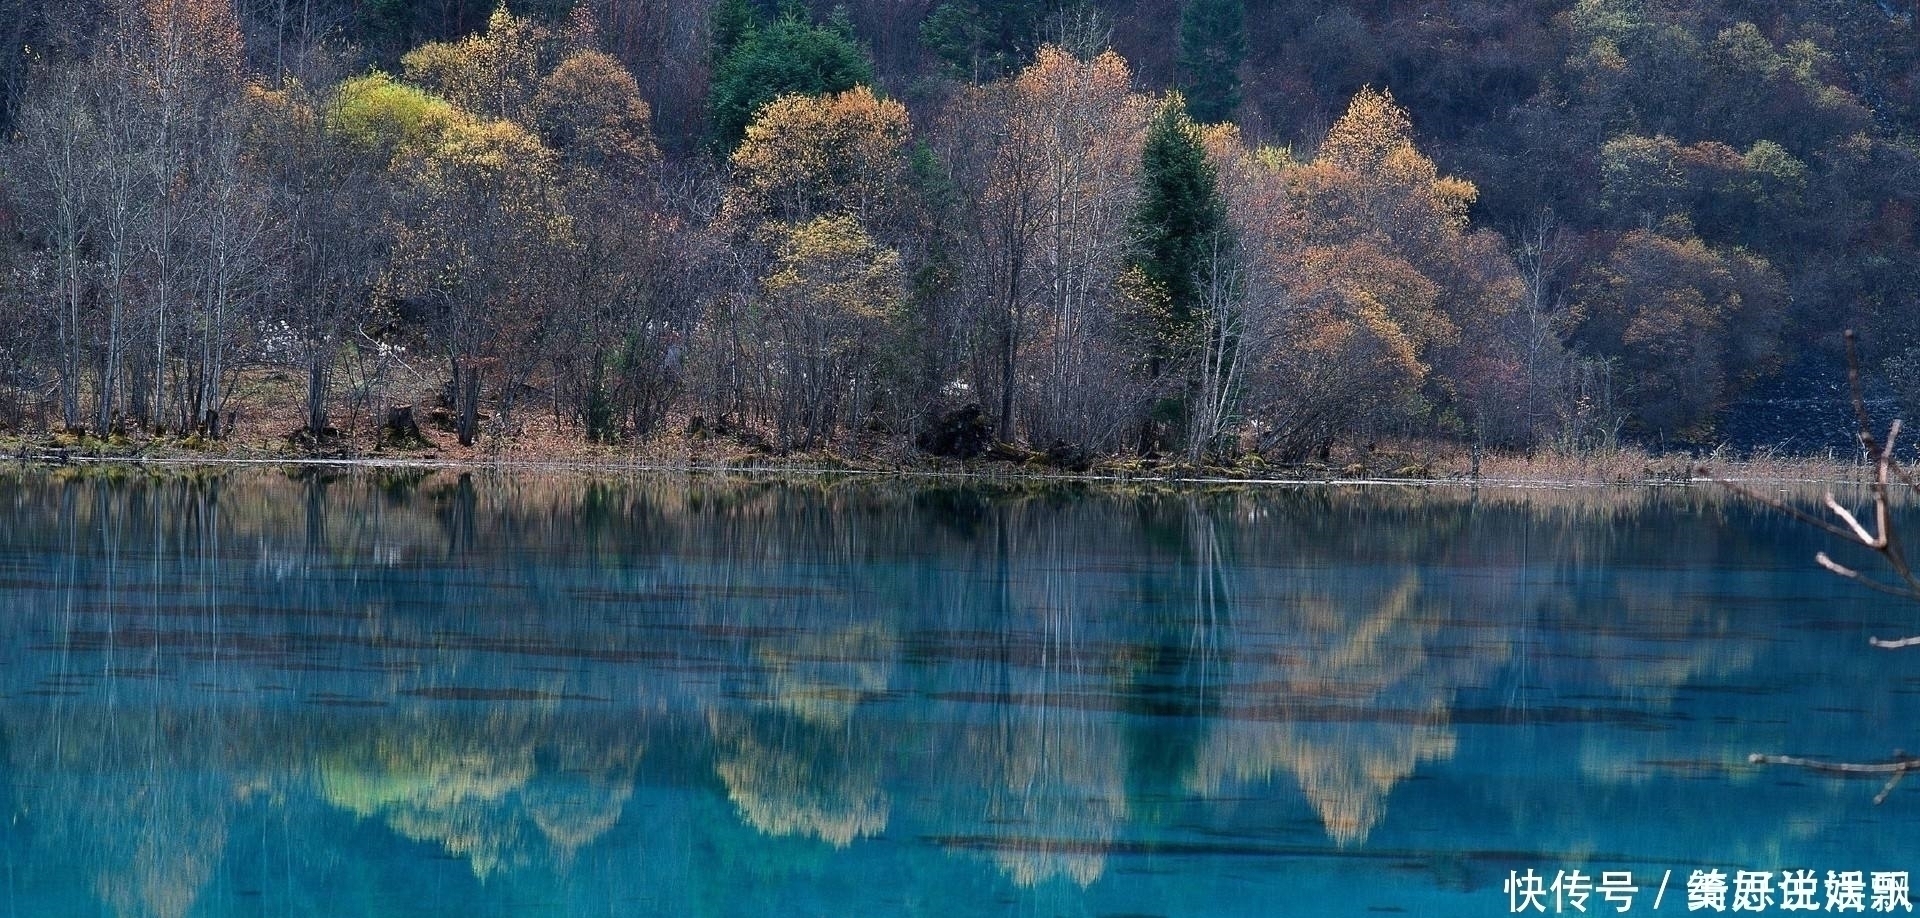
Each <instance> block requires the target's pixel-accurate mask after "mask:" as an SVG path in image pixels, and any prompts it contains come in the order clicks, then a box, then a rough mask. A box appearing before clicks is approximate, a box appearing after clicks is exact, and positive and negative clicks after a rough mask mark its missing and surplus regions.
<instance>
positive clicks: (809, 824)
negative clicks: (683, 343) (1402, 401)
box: [0, 470, 1920, 918]
mask: <svg viewBox="0 0 1920 918" xmlns="http://www.w3.org/2000/svg"><path fill="white" fill-rule="evenodd" d="M1822 547H1826V546H1824V545H1823V544H1822V542H1821V540H1820V538H1819V537H1818V536H1816V535H1815V534H1813V533H1811V532H1809V531H1805V530H1802V529H1800V528H1797V527H1795V526H1794V525H1792V524H1790V523H1788V522H1785V521H1782V520H1780V519H1777V518H1773V517H1771V516H1769V515H1768V514H1766V513H1764V512H1758V511H1755V510H1753V509H1752V508H1749V507H1746V506H1743V505H1741V504H1740V503H1738V502H1737V501H1734V500H1729V499H1726V498H1725V496H1724V495H1721V494H1719V493H1716V492H1714V491H1713V490H1711V489H1706V488H1682V489H1667V490H1588V491H1541V490H1536V491H1515V490H1504V491H1503V490H1481V491H1477V492H1476V491H1473V490H1468V489H1439V490H1417V489H1380V488H1375V489H1360V488H1351V489H1349V488H1328V487H1312V488H1299V489H1294V488H1272V489H1261V490H1219V491H1213V490H1198V489H1195V490H1159V491H1150V492H1143V491H1125V490H1115V489H1101V488H1087V487H1071V486H1067V487H1044V488H1042V487H1019V488H1010V487H1001V488H981V487H967V486H957V485H952V484H946V485H927V484H913V483H902V482H897V481H879V482H875V481H824V480H823V481H789V482H784V483H783V482H770V481H752V480H729V479H715V478H686V477H674V476H667V477H650V478H647V477H643V478H622V479H606V478H583V477H572V476H538V475H528V474H512V475H509V474H473V475H462V474H458V473H454V472H445V471H441V472H433V473H428V472H379V473H342V472H337V471H313V470H307V471H291V472H290V471H285V470H246V471H229V472H199V473H191V474H182V473H172V474H168V475H164V476H160V477H149V476H148V475H146V474H145V473H124V472H123V473H117V474H111V475H105V476H103V475H98V474H95V475H89V476H78V477H71V478H66V477H61V476H57V475H54V474H51V473H41V472H32V471H6V472H0V629H4V638H3V639H0V777H3V778H4V780H0V868H3V869H4V874H3V875H0V916H7V918H11V916H68V915H72V916H94V915H103V916H104V915H116V916H155V918H184V916H209V918H212V916H219V918H226V916H241V915H247V916H252V915H328V916H333V915H383V916H407V918H412V916H429V915H435V916H441V915H444V916H460V918H483V916H508V915H515V916H518V915H540V916H546V915H578V916H588V915H823V916H842V915H892V914H927V915H976V914H978V915H1001V914H1016V915H1049V916H1050V915H1070V916H1080V915H1085V916H1122V915H1125V916H1140V915H1277V914H1325V915H1344V914H1352V915H1365V914H1381V913H1389V914H1394V913H1405V914H1425V915H1497V914H1506V913H1507V912H1508V907H1509V899H1508V896H1507V894H1506V893H1505V892H1504V891H1503V883H1504V881H1505V880H1506V879H1507V877H1508V875H1509V871H1525V870H1527V869H1534V870H1536V871H1539V872H1541V873H1543V874H1545V875H1546V876H1547V877H1549V878H1550V877H1551V876H1552V874H1553V873H1554V871H1556V870H1568V869H1573V868H1576V867H1577V868H1580V869H1582V870H1585V871H1587V872H1589V873H1592V874H1598V873H1599V872H1600V871H1603V870H1628V871H1632V872H1633V874H1634V876H1635V879H1636V881H1637V882H1638V883H1639V884H1640V885H1641V887H1642V890H1643V891H1642V893H1641V898H1640V899H1638V900H1637V901H1635V903H1634V904H1633V906H1632V909H1631V911H1632V912H1633V913H1646V912H1651V911H1654V908H1653V901H1652V899H1653V897H1654V895H1655V889H1656V888H1657V887H1658V885H1659V883H1660V881H1661V878H1662V876H1663V875H1665V872H1666V871H1668V870H1672V871H1673V875H1672V886H1671V887H1670V888H1669V890H1668V892H1667V893H1666V896H1665V898H1664V901H1663V902H1662V904H1661V906H1660V908H1659V911H1660V912H1664V913H1670V914H1685V913H1686V902H1685V896H1684V882H1685V876H1686V875H1687V873H1688V872H1689V871H1691V870H1693V869H1696V868H1703V867H1718V868H1720V869H1723V870H1725V871H1727V872H1728V873H1729V874H1731V872H1732V871H1734V870H1736V869H1751V870H1775V871H1778V870H1783V869H1790V868H1811V869H1814V870H1816V871H1818V872H1819V873H1821V874H1824V872H1825V871H1827V870H1867V871H1873V870H1913V871H1915V872H1916V873H1917V874H1920V786H1914V787H1908V788H1902V789H1901V790H1899V791H1896V792H1895V793H1894V794H1893V795H1892V796H1891V798H1890V799H1889V800H1888V801H1887V802H1886V803H1885V804H1883V805H1881V806H1878V807H1875V806H1873V805H1872V804H1871V802H1870V801H1871V798H1872V796H1873V794H1874V792H1875V791H1877V790H1878V789H1879V786H1880V785H1879V782H1877V781H1841V780H1834V779H1828V778H1823V777H1819V776H1815V775H1810V774H1805V773H1801V772H1796V771H1791V770H1782V769H1762V768H1755V767H1751V766H1748V765H1746V764H1745V762H1744V759H1745V756H1746V755H1747V754H1748V753H1750V752H1756V751H1765V752H1787V753H1804V754H1823V755H1836V756H1842V757H1854V758H1865V759H1870V758H1877V757H1882V756H1885V755H1887V754H1888V753H1890V752H1891V751H1893V750H1894V749H1895V748H1899V747H1901V746H1903V745H1904V746H1905V747H1906V748H1909V749H1913V748H1920V743H1917V740H1920V738H1917V737H1915V736H1914V724H1915V722H1916V716H1915V715H1916V713H1917V712H1920V705H1917V704H1916V695H1915V693H1916V691H1920V655H1901V654H1897V653H1889V652H1880V651H1873V650H1871V649H1870V648H1869V647H1867V645H1866V638H1867V637H1868V636H1869V635H1881V636H1888V635H1895V634H1906V633H1909V632H1911V631H1915V630H1920V614H1916V611H1917V610H1915V609H1913V608H1908V607H1906V606H1904V605H1902V604H1900V603H1899V602H1898V601H1894V600H1887V599H1883V598H1880V597H1877V596H1874V595H1871V594H1865V593H1863V592H1861V591H1859V590H1858V589H1857V588H1853V587H1850V586H1849V585H1847V584H1844V583H1841V582H1838V581H1837V580H1835V579H1834V578H1832V577H1830V576H1828V575H1826V574H1823V573H1821V572H1819V571H1818V570H1816V569H1815V568H1814V567H1813V565H1812V564H1811V563H1810V559H1811V556H1812V554H1813V552H1814V551H1815V550H1817V549H1819V548H1822ZM1843 559H1844V557H1843ZM1855 560H1858V559H1855ZM1600 904H1601V903H1599V902H1598V901H1597V900H1596V902H1594V903H1592V904H1591V905H1590V908H1593V907H1596V906H1599V905H1600ZM1549 909H1551V903H1549ZM1610 911H1611V909H1609V912H1610Z"/></svg>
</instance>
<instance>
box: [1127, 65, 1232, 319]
mask: <svg viewBox="0 0 1920 918" xmlns="http://www.w3.org/2000/svg"><path fill="white" fill-rule="evenodd" d="M1140 157H1141V170H1140V200H1139V203H1138V205H1136V207H1135V210H1134V213H1133V221H1132V229H1133V241H1134V257H1133V264H1134V266H1135V267H1136V268H1138V269H1139V271H1140V274H1141V276H1142V279H1143V280H1145V281H1146V282H1147V283H1149V284H1150V285H1152V287H1153V288H1154V289H1155V290H1157V291H1159V293H1160V295H1162V296H1164V298H1165V301H1166V306H1167V313H1168V315H1167V321H1168V323H1169V326H1170V327H1168V328H1164V329H1162V330H1161V331H1162V334H1161V337H1162V338H1163V339H1165V338H1168V337H1174V336H1177V335H1174V334H1170V333H1177V331H1178V329H1179V328H1180V327H1181V326H1183V325H1185V324H1186V323H1187V321H1188V320H1189V319H1190V318H1191V317H1192V315H1193V311H1194V308H1195V305H1196V304H1197V303H1198V302H1199V300H1200V284H1201V279H1202V278H1203V277H1204V276H1205V274H1206V269H1207V258H1208V256H1209V253H1210V252H1211V251H1212V250H1213V248H1214V243H1215V241H1216V240H1215V235H1216V234H1218V233H1220V232H1223V231H1224V230H1225V228H1226V207H1225V205H1224V204H1223V203H1222V202H1221V198H1220V188H1219V177H1218V176H1217V175H1216V173H1215V170H1214V167H1213V163H1211V162H1209V161H1208V159H1207V150H1206V146H1205V145H1204V143H1203V142H1202V138H1201V133H1200V127H1199V125H1197V124H1195V123H1194V120H1193V119H1192V118H1191V117H1189V116H1188V114H1187V109H1186V104H1185V101H1184V100H1183V99H1182V98H1181V97H1180V96H1179V95H1178V94H1175V95H1172V96H1170V97H1169V98H1168V99H1167V101H1166V102H1164V103H1162V104H1161V106H1160V109H1159V111H1157V112H1155V113H1154V116H1153V121H1152V122H1151V123H1150V124H1149V125H1148V127H1147V138H1146V146H1145V147H1144V148H1143V149H1142V150H1141V154H1140Z"/></svg>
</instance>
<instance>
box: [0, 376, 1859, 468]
mask: <svg viewBox="0 0 1920 918" xmlns="http://www.w3.org/2000/svg"><path fill="white" fill-rule="evenodd" d="M393 396H394V398H395V399H396V400H397V401H398V400H402V399H407V400H411V401H412V403H413V404H414V405H415V406H416V407H415V415H416V417H417V419H418V420H419V422H420V426H421V431H422V433H424V434H425V435H426V437H427V438H428V440H429V441H431V442H432V444H433V446H432V447H431V448H422V449H415V450H394V449H382V448H381V447H380V446H379V444H378V442H377V433H378V423H379V420H380V419H379V418H377V417H368V416H366V414H365V413H362V414H360V415H359V416H357V417H355V416H353V415H352V414H351V413H349V412H346V411H339V412H337V414H336V423H338V424H340V425H341V426H342V427H343V430H342V435H341V437H340V438H339V439H338V440H337V441H334V442H330V443H328V444H326V445H324V446H322V447H320V448H313V447H310V446H303V445H301V444H299V443H296V442H295V441H294V440H293V439H291V434H293V433H294V432H295V431H296V430H297V429H299V428H300V427H301V426H302V424H303V423H304V418H303V417H302V414H301V404H302V400H303V398H304V390H303V389H302V382H301V381H300V380H299V379H297V378H294V377H293V376H292V375H291V374H287V373H285V372H280V371H261V372H258V373H254V374H250V375H249V376H248V377H247V378H246V379H244V380H243V381H242V383H241V385H240V386H239V387H238V391H237V392H236V396H235V399H234V401H233V405H234V418H235V421H234V426H233V429H232V430H231V431H230V433H229V435H228V436H227V437H226V438H224V439H221V440H217V441H214V440H206V439H203V438H200V437H197V436H185V437H182V436H157V437H155V436H147V435H144V434H138V433H136V434H131V435H116V436H114V437H112V438H109V439H106V440H102V439H97V438H94V437H92V436H76V435H72V434H66V433H24V434H22V433H12V434H8V433H4V432H0V453H4V455H7V456H14V457H19V458H26V459H34V458H52V459H72V458H91V459H129V460H165V461H174V462H194V461H214V462H217V461H222V460H247V461H261V460H266V461H275V460H278V461H288V462H299V461H303V460H313V459H328V460H345V461H364V462H370V463H373V462H429V463H435V464H446V465H475V466H510V465H540V466H559V467H575V468H587V469H595V468H598V469H633V468H666V469H701V468H704V469H733V470H753V471H860V472H908V473H923V474H958V475H966V476H969V477H981V478H1033V477H1093V478H1109V479H1123V480H1140V481H1153V480H1169V479H1178V480H1222V481H1353V480H1369V481H1379V480H1394V481H1408V482H1419V481H1428V482H1432V481H1468V480H1477V481H1480V482H1484V483H1488V484H1535V485H1573V484H1585V485H1638V484H1672V483H1680V482H1687V481H1696V480H1700V478H1701V476H1700V475H1699V474H1698V469H1699V468H1700V467H1701V466H1703V465H1704V466H1706V467H1708V468H1709V469H1710V470H1711V472H1712V477H1715V478H1724V479H1729V480H1735V481H1772V482H1825V483H1835V484H1847V483H1864V482H1865V481H1866V480H1867V476H1868V474H1869V473H1870V471H1871V469H1870V468H1869V467H1868V466H1866V465H1865V464H1863V463H1860V462H1858V461H1855V460H1853V459H1852V458H1850V457H1839V456H1831V455H1830V456H1823V457H1806V456H1792V455H1786V454H1781V453H1775V452H1771V451H1760V452H1757V453H1754V454H1750V455H1745V456H1733V455H1729V454H1726V453H1723V452H1716V453H1714V454H1711V455H1707V456H1704V457H1702V456H1694V455H1688V454H1668V455H1662V454H1656V453H1652V452H1648V451H1646V450H1644V449H1640V448H1637V447H1621V448H1614V449H1602V450H1592V451H1586V452H1563V451H1553V450H1540V451H1533V452H1525V453H1521V452H1488V453H1486V454H1484V455H1482V456H1481V457H1480V462H1479V474H1478V476H1477V478H1476V477H1475V476H1474V474H1473V471H1474V462H1473V457H1472V455H1471V453H1470V452H1469V451H1468V449H1467V447H1465V446H1464V445H1461V444H1458V443H1453V442H1449V441H1440V440H1400V441H1381V442H1374V443H1366V444H1352V445H1346V446H1343V447H1341V448H1339V449H1337V450H1336V451H1335V452H1334V453H1333V454H1332V455H1330V456H1329V457H1328V461H1326V462H1324V463H1310V464H1304V465H1298V466H1275V465H1269V464H1267V463H1265V462H1263V461H1262V460H1261V459H1260V458H1259V457H1257V456H1251V455H1250V456H1247V457H1245V458H1244V459H1242V460H1241V461H1239V462H1237V463H1234V464H1231V465H1225V466H1213V465H1208V466H1190V465H1186V464H1184V463H1180V462H1177V461H1171V460H1143V459H1139V458H1134V457H1113V458H1109V459H1107V460H1104V461H1101V462H1098V463H1096V464H1095V465H1094V467H1093V468H1092V469H1091V470H1090V471H1088V472H1086V473H1083V474H1076V473H1073V472H1064V471H1062V470H1060V469H1057V468H1054V467H1051V466H1048V465H1046V464H1044V463H1043V462H1041V461H1040V460H1039V459H1038V457H1035V458H1034V459H1031V460H1029V461H1027V462H1006V461H990V460H972V461H966V462H961V461H957V460H951V459H939V458H935V457H931V456H927V455H925V454H924V453H921V452H920V451H919V450H917V449H915V448H914V446H913V444H912V442H911V441H910V439H909V438H908V437H906V436H904V435H899V434H890V433H874V432H868V431H859V432H855V433H852V434H849V435H847V436H844V437H842V438H841V439H840V440H839V441H837V442H835V443H834V444H832V445H831V447H829V448H822V449H814V450H809V451H804V452H801V451H796V452H790V453H787V454H784V455H781V454H778V453H777V452H775V451H774V450H772V449H770V448H769V447H768V446H767V443H768V442H769V440H770V439H771V438H770V436H769V434H770V433H771V432H770V431H751V430H749V431H746V432H736V433H732V434H725V435H714V434H707V435H694V434H689V433H688V432H687V431H688V426H689V421H690V420H691V417H690V416H689V415H688V414H686V413H680V414H676V415H674V416H670V417H669V418H667V419H666V421H665V422H664V423H663V424H662V425H661V426H660V428H659V429H658V430H657V431H655V432H654V433H653V434H652V435H651V436H648V437H646V438H644V439H640V440H637V441H632V442H624V443H617V444H598V443H589V442H587V441H586V440H585V439H584V438H583V436H582V434H581V431H580V428H579V427H578V425H576V424H574V423H573V422H572V421H571V420H570V419H568V418H564V417H559V416H556V413H555V411H554V410H553V409H552V407H551V406H550V405H547V404H541V403H538V402H530V403H527V404H524V405H523V406H522V407H521V408H520V409H519V410H517V411H516V412H515V413H514V415H513V417H512V423H511V425H510V426H505V427H503V426H501V425H498V424H493V423H485V422H483V424H482V429H483V433H482V435H481V437H480V438H479V440H478V441H477V442H476V443H474V445H472V446H466V447H463V446H460V445H459V443H458V439H457V438H456V436H455V434H454V431H453V426H452V420H451V417H450V416H448V415H447V413H446V412H444V411H436V410H434V409H432V408H431V407H430V406H431V392H430V391H425V390H423V391H418V392H413V391H402V392H396V393H393Z"/></svg>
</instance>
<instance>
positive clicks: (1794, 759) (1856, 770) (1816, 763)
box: [1747, 752, 1920, 806]
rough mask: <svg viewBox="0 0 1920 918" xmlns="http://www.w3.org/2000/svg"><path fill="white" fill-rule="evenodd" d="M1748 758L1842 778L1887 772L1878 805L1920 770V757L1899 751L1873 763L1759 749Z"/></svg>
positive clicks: (1758, 761) (1878, 795)
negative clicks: (1810, 756) (1776, 753)
mask: <svg viewBox="0 0 1920 918" xmlns="http://www.w3.org/2000/svg"><path fill="white" fill-rule="evenodd" d="M1747 761H1748V762H1751V763H1753V764H1755V765H1787V766H1790V767H1793V768H1804V769H1806V770H1808V771H1811V772H1815V773H1817V774H1823V775H1836V776H1840V777H1863V776H1867V775H1887V776H1888V777H1887V783H1886V786H1884V787H1882V788H1880V793H1878V794H1875V795H1873V803H1874V805H1875V806H1879V805H1880V803H1881V801H1884V800H1886V799H1887V795H1888V794H1890V793H1893V789H1894V788H1895V787H1896V786H1898V785H1899V784H1900V779H1901V778H1904V777H1906V776H1907V772H1910V771H1920V758H1916V757H1914V756H1909V755H1903V754H1901V753H1899V752H1895V753H1894V757H1893V759H1892V760H1891V761H1887V762H1872V763H1860V762H1828V761H1824V760H1821V759H1807V758H1801V757H1799V756H1792V755H1762V754H1760V753H1758V752H1756V753H1754V754H1753V755H1750V756H1747Z"/></svg>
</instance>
